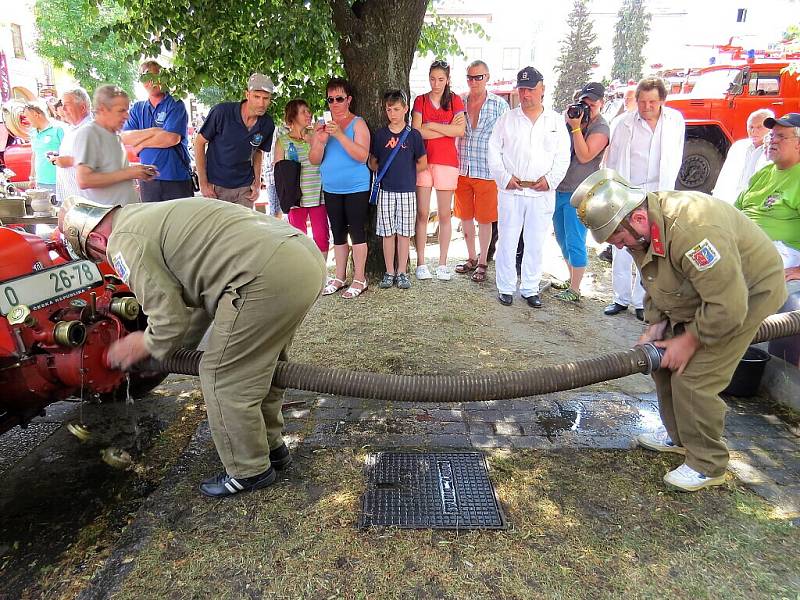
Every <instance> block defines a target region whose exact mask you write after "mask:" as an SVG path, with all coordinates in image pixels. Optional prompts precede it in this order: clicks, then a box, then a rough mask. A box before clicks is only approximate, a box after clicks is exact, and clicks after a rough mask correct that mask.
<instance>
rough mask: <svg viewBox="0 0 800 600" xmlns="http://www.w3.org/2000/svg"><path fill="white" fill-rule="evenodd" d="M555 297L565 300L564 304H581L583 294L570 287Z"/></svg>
mask: <svg viewBox="0 0 800 600" xmlns="http://www.w3.org/2000/svg"><path fill="white" fill-rule="evenodd" d="M555 297H556V298H558V299H559V300H563V301H564V302H580V301H581V293H580V292H576V291H575V290H573V289H572V288H571V287H568V288H567V289H565V290H563V291H561V292H558V293H557V294H556V295H555Z"/></svg>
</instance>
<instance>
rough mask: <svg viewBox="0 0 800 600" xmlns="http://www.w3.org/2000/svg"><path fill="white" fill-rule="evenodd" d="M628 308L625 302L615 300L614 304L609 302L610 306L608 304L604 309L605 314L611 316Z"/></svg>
mask: <svg viewBox="0 0 800 600" xmlns="http://www.w3.org/2000/svg"><path fill="white" fill-rule="evenodd" d="M626 310H628V307H627V306H625V305H624V304H619V303H617V302H614V303H613V304H609V305H608V306H606V308H605V310H603V314H604V315H609V316H610V315H616V314H619V313H621V312H625V311H626Z"/></svg>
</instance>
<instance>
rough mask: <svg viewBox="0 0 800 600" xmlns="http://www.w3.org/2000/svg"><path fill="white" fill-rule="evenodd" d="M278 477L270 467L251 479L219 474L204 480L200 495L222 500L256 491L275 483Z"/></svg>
mask: <svg viewBox="0 0 800 600" xmlns="http://www.w3.org/2000/svg"><path fill="white" fill-rule="evenodd" d="M277 478H278V475H277V474H276V473H275V469H273V468H272V467H270V468H269V469H267V470H266V471H264V472H263V473H261V474H259V475H253V476H252V477H239V478H236V477H231V476H230V475H228V474H227V473H220V474H219V475H217V476H216V477H212V478H211V479H206V480H205V481H204V482H203V483H201V484H200V493H201V494H203V495H204V496H209V497H211V498H224V497H226V496H233V495H234V494H238V493H239V492H250V491H252V490H258V489H261V488H264V487H267V486H268V485H272V484H273V483H275V480H276V479H277Z"/></svg>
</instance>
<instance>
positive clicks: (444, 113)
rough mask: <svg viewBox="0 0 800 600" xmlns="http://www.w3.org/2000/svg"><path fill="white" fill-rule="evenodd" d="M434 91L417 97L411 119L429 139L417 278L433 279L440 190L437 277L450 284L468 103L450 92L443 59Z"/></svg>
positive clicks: (420, 178)
mask: <svg viewBox="0 0 800 600" xmlns="http://www.w3.org/2000/svg"><path fill="white" fill-rule="evenodd" d="M428 81H430V84H431V91H430V92H428V93H427V94H423V95H421V96H417V98H416V100H414V109H413V113H412V117H411V126H412V127H413V128H414V129H417V130H419V132H420V133H421V134H422V139H423V140H425V150H426V151H427V153H428V168H427V169H426V170H425V171H422V172H421V173H419V174H418V175H417V225H416V246H417V270H416V272H415V274H416V276H417V279H431V273H430V271H429V270H428V266H427V265H426V264H425V241H426V239H427V235H428V214H429V212H430V204H431V189H432V188H435V189H436V205H437V211H438V214H439V266H438V267H437V268H436V278H437V279H441V280H442V281H448V280H449V279H450V277H451V274H450V269H449V268H448V267H447V251H448V250H449V248H450V236H451V235H452V228H451V225H450V213H451V210H452V204H453V192H454V191H455V189H456V187H457V186H458V151H457V150H456V138H459V137H461V136H463V135H464V130H465V128H466V118H465V116H464V102H463V101H462V100H461V98H460V97H459V96H457V95H456V94H454V93H452V92H451V91H450V66H449V65H448V64H447V63H446V62H445V61H443V60H437V61H434V62H433V63H432V64H431V68H430V70H429V71H428Z"/></svg>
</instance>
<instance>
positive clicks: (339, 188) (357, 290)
mask: <svg viewBox="0 0 800 600" xmlns="http://www.w3.org/2000/svg"><path fill="white" fill-rule="evenodd" d="M326 92H327V97H326V99H327V102H328V107H329V109H330V113H331V120H330V121H327V122H325V123H317V125H316V127H315V129H314V138H313V140H312V142H311V152H310V154H309V160H310V161H311V164H318V165H320V176H321V178H322V192H323V195H324V197H325V207H326V208H327V211H328V219H329V220H330V223H331V231H332V233H333V255H334V258H335V261H336V276H335V277H333V278H331V279H330V280H329V281H328V284H327V285H326V286H325V288H324V289H323V290H322V294H323V295H324V296H327V295H330V294H335V293H336V292H338V291H339V290H341V289H342V288H345V287H347V284H346V283H345V280H346V278H347V259H348V257H349V255H350V246H349V244H348V239H347V238H348V235H349V237H350V242H352V252H353V282H352V283H351V284H350V286H349V287H347V289H346V290H345V291H344V293H343V294H342V298H357V297H358V296H359V295H361V293H362V292H364V290H366V289H367V276H366V272H365V268H366V264H367V233H366V225H367V216H368V214H369V192H370V171H369V168H368V167H367V164H366V163H367V159H368V158H369V143H370V134H369V128H368V127H367V124H366V123H365V122H364V119H362V118H361V117H357V116H356V115H354V114H353V113H352V112H350V105H351V103H352V101H353V92H352V88H351V87H350V83H349V82H348V81H347V80H346V79H342V78H338V77H335V78H333V79H331V80H330V81H329V82H328V85H327V87H326Z"/></svg>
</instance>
